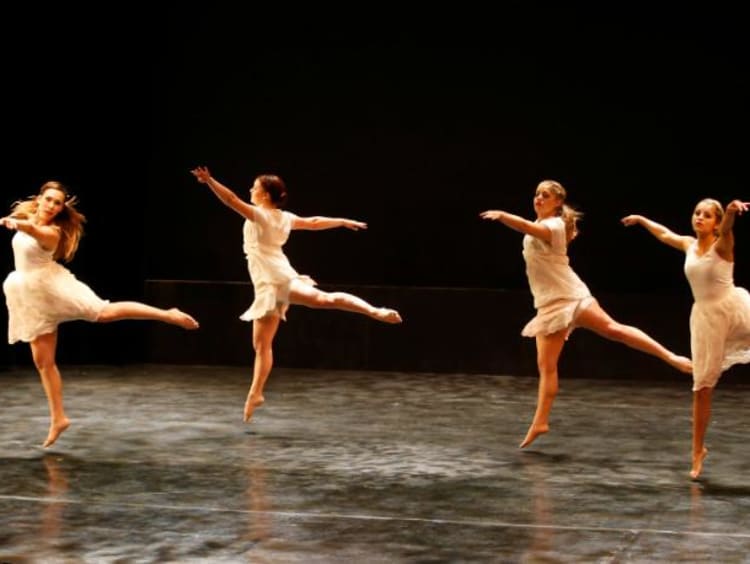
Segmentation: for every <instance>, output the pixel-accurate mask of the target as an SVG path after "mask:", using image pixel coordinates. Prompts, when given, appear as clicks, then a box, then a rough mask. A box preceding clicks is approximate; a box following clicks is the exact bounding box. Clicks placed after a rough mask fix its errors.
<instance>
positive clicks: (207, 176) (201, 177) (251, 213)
mask: <svg viewBox="0 0 750 564" xmlns="http://www.w3.org/2000/svg"><path fill="white" fill-rule="evenodd" d="M190 172H191V173H192V174H193V176H195V178H196V179H197V180H198V182H200V183H201V184H205V185H207V186H208V187H209V188H211V191H212V192H213V193H214V194H215V195H216V197H217V198H219V201H221V203H222V204H224V205H225V206H227V207H228V208H231V209H233V210H234V211H236V212H237V213H238V214H240V215H241V216H242V217H244V218H246V219H249V220H250V221H254V220H255V206H253V205H252V204H248V203H247V202H245V201H244V200H242V199H241V198H240V197H239V196H237V194H235V193H234V192H233V191H232V190H230V189H229V188H227V187H226V186H224V185H223V184H222V183H221V182H219V181H218V180H216V179H215V178H214V177H213V176H211V173H210V172H209V170H208V168H206V167H205V166H199V167H197V168H195V169H193V170H191V171H190Z"/></svg>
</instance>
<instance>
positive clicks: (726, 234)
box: [716, 200, 750, 262]
mask: <svg viewBox="0 0 750 564" xmlns="http://www.w3.org/2000/svg"><path fill="white" fill-rule="evenodd" d="M748 206H750V203H748V202H743V201H741V200H733V201H731V202H729V204H727V209H726V211H725V212H724V217H723V218H722V220H721V224H720V225H719V240H718V241H717V242H716V252H717V253H718V254H719V256H720V257H721V258H723V259H725V260H728V261H730V262H731V261H734V231H733V229H734V220H735V219H736V217H737V216H738V215H742V214H743V213H745V212H746V211H747V210H748Z"/></svg>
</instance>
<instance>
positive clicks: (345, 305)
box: [289, 284, 401, 323]
mask: <svg viewBox="0 0 750 564" xmlns="http://www.w3.org/2000/svg"><path fill="white" fill-rule="evenodd" d="M289 301H290V302H291V303H293V304H299V305H304V306H307V307H312V308H318V309H339V310H343V311H351V312H353V313H360V314H362V315H366V316H368V317H371V318H373V319H376V320H378V321H382V322H383V323H401V316H400V315H399V313H398V312H397V311H396V310H395V309H388V308H384V307H375V306H373V305H370V304H369V303H367V302H366V301H365V300H363V299H362V298H358V297H357V296H353V295H352V294H347V293H345V292H323V291H322V290H318V289H317V288H314V287H313V286H307V285H303V284H293V285H292V288H291V290H290V291H289Z"/></svg>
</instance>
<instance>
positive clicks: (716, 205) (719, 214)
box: [693, 198, 724, 237]
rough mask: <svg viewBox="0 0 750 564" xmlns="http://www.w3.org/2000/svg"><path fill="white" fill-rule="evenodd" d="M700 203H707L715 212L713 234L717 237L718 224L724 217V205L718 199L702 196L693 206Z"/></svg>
mask: <svg viewBox="0 0 750 564" xmlns="http://www.w3.org/2000/svg"><path fill="white" fill-rule="evenodd" d="M701 204H707V205H709V206H711V207H712V208H713V210H714V214H716V229H714V235H716V236H717V237H718V236H719V225H721V221H722V220H723V219H724V207H723V206H722V205H721V202H720V201H719V200H714V199H713V198H703V199H702V200H701V201H700V202H698V203H697V204H695V208H697V207H698V206H700V205H701ZM695 208H693V209H695Z"/></svg>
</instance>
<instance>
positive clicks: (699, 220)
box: [693, 202, 718, 235]
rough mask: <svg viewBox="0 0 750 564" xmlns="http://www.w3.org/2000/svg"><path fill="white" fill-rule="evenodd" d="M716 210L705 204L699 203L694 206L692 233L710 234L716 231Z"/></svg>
mask: <svg viewBox="0 0 750 564" xmlns="http://www.w3.org/2000/svg"><path fill="white" fill-rule="evenodd" d="M716 223H717V217H716V210H715V209H714V207H713V206H712V205H711V204H709V203H706V202H701V203H699V204H698V205H697V206H695V210H694V211H693V231H695V233H696V235H702V234H710V233H714V232H715V231H716V228H717V227H718V226H717V224H716Z"/></svg>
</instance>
